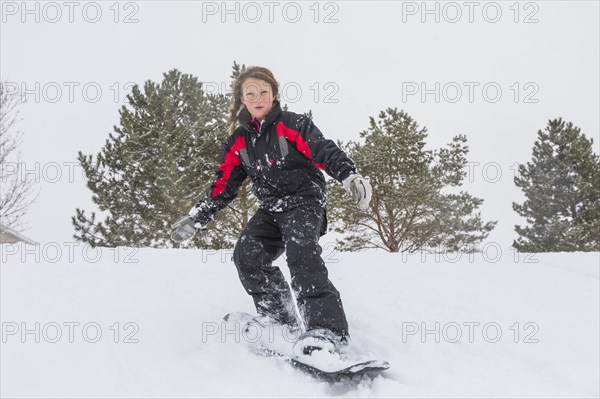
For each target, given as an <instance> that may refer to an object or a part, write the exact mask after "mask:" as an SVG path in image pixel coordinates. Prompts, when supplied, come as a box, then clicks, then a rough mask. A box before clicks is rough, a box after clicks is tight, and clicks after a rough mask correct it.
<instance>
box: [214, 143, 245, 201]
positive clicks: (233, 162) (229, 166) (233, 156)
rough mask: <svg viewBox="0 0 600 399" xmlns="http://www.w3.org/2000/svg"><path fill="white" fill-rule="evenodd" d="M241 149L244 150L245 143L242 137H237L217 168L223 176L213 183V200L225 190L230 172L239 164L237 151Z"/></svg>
mask: <svg viewBox="0 0 600 399" xmlns="http://www.w3.org/2000/svg"><path fill="white" fill-rule="evenodd" d="M242 148H246V141H245V140H244V136H239V137H238V138H237V140H236V141H235V143H233V145H232V146H231V148H230V149H229V151H228V152H227V154H226V155H225V161H224V162H223V163H222V164H221V166H220V167H219V169H220V170H222V171H223V176H221V177H220V178H219V179H218V180H217V182H216V183H215V188H214V190H213V192H212V197H213V198H215V197H216V196H217V195H219V194H221V193H223V191H225V189H226V188H227V182H228V181H229V177H230V176H231V172H232V171H233V169H234V168H235V167H236V166H238V165H239V164H240V163H241V161H240V154H239V151H240V150H241V149H242Z"/></svg>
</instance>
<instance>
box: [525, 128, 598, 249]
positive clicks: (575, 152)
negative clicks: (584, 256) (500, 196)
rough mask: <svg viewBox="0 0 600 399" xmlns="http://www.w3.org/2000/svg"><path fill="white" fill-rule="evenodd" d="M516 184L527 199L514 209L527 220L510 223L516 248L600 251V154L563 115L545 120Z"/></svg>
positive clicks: (591, 141) (590, 140)
mask: <svg viewBox="0 0 600 399" xmlns="http://www.w3.org/2000/svg"><path fill="white" fill-rule="evenodd" d="M515 184H516V185H517V187H519V188H520V189H521V190H523V193H524V194H525V197H526V199H525V201H524V202H523V203H522V204H517V203H513V209H514V210H515V211H516V212H517V213H518V214H519V215H521V216H522V217H524V218H525V219H526V221H527V226H525V227H521V226H518V225H517V226H515V230H516V232H517V234H518V235H519V237H518V238H517V240H515V241H514V243H513V246H514V247H515V248H516V249H518V250H519V251H522V252H554V251H600V160H599V157H598V155H597V154H595V153H594V151H593V140H592V139H588V138H587V137H586V136H585V135H584V134H582V133H581V129H580V128H578V127H576V126H573V123H572V122H569V123H566V122H564V121H563V120H562V118H560V119H554V120H550V121H548V126H546V128H545V130H544V131H541V130H540V131H538V135H537V140H536V141H535V143H534V146H533V156H532V160H531V162H528V163H527V164H524V165H520V166H519V174H518V175H517V176H516V177H515Z"/></svg>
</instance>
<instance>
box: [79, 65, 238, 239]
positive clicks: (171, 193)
mask: <svg viewBox="0 0 600 399" xmlns="http://www.w3.org/2000/svg"><path fill="white" fill-rule="evenodd" d="M127 102H128V106H123V107H122V108H121V110H120V111H119V114H120V126H115V127H114V133H111V134H109V138H108V139H107V140H106V144H105V145H104V147H103V148H102V150H101V151H100V152H99V153H98V154H96V156H93V155H84V154H83V153H82V152H79V157H78V159H79V162H80V164H81V166H82V167H83V169H84V172H85V175H86V178H87V186H88V188H89V189H90V190H91V191H92V192H93V196H92V200H93V202H94V203H95V204H97V206H98V208H99V209H100V211H101V212H103V213H104V214H105V215H106V216H105V219H104V220H103V221H98V220H97V219H98V218H97V215H96V213H95V212H92V213H91V215H88V214H87V213H86V211H84V210H81V209H77V210H76V215H75V216H74V217H72V222H73V225H74V227H75V231H76V233H75V238H76V239H78V240H81V241H84V242H86V243H89V244H91V245H93V246H111V247H112V246H154V247H158V246H171V245H173V243H172V242H171V240H170V238H169V236H170V232H171V227H170V226H171V224H172V223H173V222H174V221H176V220H177V219H178V218H179V217H181V216H182V215H185V214H187V213H188V211H189V210H190V209H191V208H192V206H193V205H194V202H195V200H196V199H197V198H198V197H199V195H201V194H203V193H204V192H206V190H207V189H208V186H209V184H210V183H211V182H212V181H213V179H214V172H215V170H217V169H218V167H219V160H220V157H221V153H222V148H223V143H224V142H225V140H226V132H227V120H226V115H227V108H228V106H229V99H228V98H227V97H226V96H225V95H222V94H217V95H208V94H206V93H205V92H204V91H203V89H202V84H201V83H200V82H199V81H198V80H197V78H195V77H193V76H192V75H188V74H182V73H181V72H179V71H177V70H172V71H169V72H168V73H165V74H164V78H163V81H162V82H161V83H160V84H157V83H154V82H152V81H150V80H148V81H147V82H146V83H145V84H144V85H143V88H140V87H138V86H137V85H136V86H134V87H133V89H132V92H131V93H130V94H129V95H128V96H127ZM223 217H224V216H223ZM228 238H229V237H228V236H227V234H224V233H223V232H222V231H220V230H219V228H218V227H217V228H216V229H211V230H209V232H207V234H205V235H198V236H197V237H196V238H195V240H194V241H193V242H192V243H191V244H190V245H191V246H201V247H209V248H214V247H217V248H218V247H222V246H224V245H227V243H228V242H229V241H230V240H228Z"/></svg>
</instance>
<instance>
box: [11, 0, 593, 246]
mask: <svg viewBox="0 0 600 399" xmlns="http://www.w3.org/2000/svg"><path fill="white" fill-rule="evenodd" d="M224 4H225V3H222V2H220V1H219V2H193V1H169V2H167V1H134V2H120V3H115V2H71V3H69V2H50V3H47V2H28V3H23V2H21V1H15V2H12V1H3V2H2V25H1V31H0V33H1V39H0V44H1V61H0V78H2V80H4V81H8V82H10V83H12V84H13V86H12V87H15V88H17V89H26V90H27V93H26V94H24V95H25V96H26V98H27V103H25V104H23V105H21V107H20V112H21V115H20V116H21V117H22V119H23V120H22V121H21V123H20V124H19V125H18V127H19V130H20V131H22V132H24V134H25V136H24V143H23V146H22V153H23V159H24V161H25V167H26V168H27V170H29V171H31V174H30V176H31V177H34V178H36V179H38V180H39V184H38V185H37V187H38V188H39V189H40V196H39V199H38V201H37V203H36V204H35V205H34V206H32V208H31V211H30V212H29V214H28V221H29V224H30V226H31V227H30V229H29V230H28V231H26V232H25V235H27V236H28V237H30V238H32V239H34V240H36V241H39V242H42V243H44V242H50V241H54V242H58V243H63V242H70V241H73V239H72V234H73V228H72V226H71V221H70V218H71V216H73V215H74V214H75V208H77V207H80V208H84V209H86V210H88V211H89V210H95V206H94V205H93V204H92V202H91V194H92V193H91V191H89V190H88V189H87V188H86V186H85V181H84V179H83V178H82V176H81V169H79V168H78V167H71V166H69V165H70V163H74V162H76V158H77V152H78V151H79V150H81V151H83V152H84V153H86V154H90V153H93V154H96V153H97V152H98V151H99V150H100V149H101V146H102V145H103V144H104V142H105V140H106V139H107V138H108V134H109V133H110V132H111V131H112V127H113V125H116V124H118V122H119V119H118V112H117V110H118V109H119V108H120V106H121V105H122V104H123V100H124V98H125V94H126V89H125V86H126V85H127V83H128V82H135V83H140V84H142V83H143V82H144V81H146V80H147V79H151V80H153V81H160V80H161V78H162V74H163V73H165V72H167V71H169V70H171V69H173V68H177V69H179V70H180V71H182V72H184V73H191V74H193V75H196V76H197V77H198V78H199V79H200V80H201V81H205V82H217V84H218V85H221V87H225V86H227V85H228V84H229V75H230V73H231V66H232V64H233V61H234V60H236V61H237V62H238V63H244V64H246V65H261V66H265V67H268V68H269V69H271V70H272V71H273V72H274V74H275V76H276V78H277V79H278V80H279V81H280V83H281V84H282V85H283V86H284V87H286V88H288V89H289V91H288V92H286V93H287V95H286V93H284V103H288V104H289V106H290V109H291V110H293V111H296V112H305V111H308V110H309V109H311V110H312V111H313V116H314V120H315V123H316V124H317V126H319V128H320V129H321V130H322V131H323V132H324V134H325V135H326V136H328V137H329V138H332V139H342V140H350V139H358V137H359V135H358V134H359V132H360V131H361V130H363V129H366V128H367V126H368V118H369V116H376V115H377V114H378V113H379V112H380V111H381V110H383V109H385V108H387V107H397V108H398V109H404V110H405V111H407V112H408V113H409V114H410V115H412V116H413V117H414V118H415V119H416V120H417V122H418V123H419V125H420V126H426V127H427V128H428V131H429V138H428V146H429V147H431V148H434V147H439V146H442V145H444V144H445V143H447V142H449V141H450V139H451V137H452V136H453V135H456V134H459V133H463V134H466V135H467V138H468V144H469V146H470V149H471V151H470V154H469V160H470V161H471V162H477V163H479V164H478V165H477V166H474V168H473V172H474V173H473V174H471V175H470V176H469V177H470V179H471V180H472V183H469V184H467V185H466V189H467V190H468V191H470V192H471V193H472V194H474V195H476V196H478V197H481V198H483V199H484V200H485V203H484V205H483V207H482V213H483V217H484V219H485V220H489V219H493V220H498V221H499V223H498V225H497V227H496V229H495V230H494V232H493V233H492V234H491V235H490V237H489V239H488V241H494V242H497V243H499V245H500V246H501V247H502V248H505V249H506V250H508V248H509V246H510V245H511V243H512V240H513V239H514V238H515V237H516V234H515V233H514V230H513V229H514V225H515V224H517V223H520V219H519V217H518V216H517V215H516V213H514V212H513V211H512V205H511V203H512V201H521V199H522V196H521V192H520V191H519V190H518V189H517V188H516V187H515V186H514V183H513V178H512V177H513V174H514V172H513V170H511V166H512V165H514V164H516V163H524V162H527V161H528V160H529V159H530V157H531V148H532V145H533V142H534V140H535V137H536V133H537V131H538V130H539V129H543V128H544V127H545V126H546V124H547V121H548V120H549V119H553V118H557V117H563V118H564V119H566V120H567V121H573V122H574V123H575V125H577V126H579V127H581V128H582V131H583V132H584V133H585V134H586V135H587V136H588V137H592V138H593V139H594V142H595V146H596V151H597V152H598V143H600V136H599V131H600V129H599V118H598V110H599V109H600V104H599V80H598V79H599V78H598V76H599V70H600V68H599V49H600V46H599V37H600V33H599V3H598V2H596V1H579V2H576V1H569V2H567V1H538V2H519V3H516V2H513V1H509V2H477V1H475V2H450V3H448V2H427V3H423V2H421V1H418V2H400V1H397V2H394V1H381V2H367V1H335V2H320V3H315V2H296V3H289V2H252V3H247V2H228V3H226V4H227V7H228V9H229V10H233V11H232V12H231V13H229V14H226V13H225V14H224V13H223V11H224V8H223V7H224ZM236 7H237V11H236ZM425 7H426V8H427V9H428V10H431V13H429V14H428V13H425V12H424V11H425V9H424V8H425ZM25 8H26V9H25ZM436 8H437V11H436ZM298 9H299V10H300V11H301V15H300V17H299V18H297V14H296V10H298ZM317 9H318V10H319V12H318V15H317V14H316V12H315V11H316V10H317ZM98 10H100V11H101V15H99V16H98V14H97V11H98ZM117 10H118V14H117V12H116V11H117ZM270 10H271V16H270V14H269V13H270ZM284 10H285V11H284ZM498 10H499V11H500V13H501V14H500V15H498V14H497V11H498ZM257 11H259V12H260V13H261V15H260V16H258V14H257ZM517 11H518V13H517ZM458 12H460V15H459V14H458ZM236 17H237V18H239V21H238V22H236ZM436 17H437V18H438V22H436ZM270 18H271V19H272V21H270ZM36 19H37V21H36ZM95 19H98V21H97V22H95V23H93V22H91V21H93V20H95ZM295 19H298V21H297V22H293V21H294V20H295ZM315 19H316V21H317V22H315ZM70 20H72V22H70ZM115 20H116V21H117V22H115ZM125 20H128V21H130V22H132V23H125ZM325 20H328V21H329V23H325ZM470 20H472V22H471V21H470ZM494 20H497V21H496V22H495V23H494V22H492V21H494ZM515 20H516V21H517V22H515ZM136 21H137V22H136ZM253 21H254V22H253ZM452 21H455V22H452ZM525 21H528V22H529V23H525ZM536 21H537V22H536ZM436 82H437V83H438V84H439V90H437V94H439V96H440V98H439V102H436V98H435V94H436ZM327 84H329V85H327ZM36 85H37V86H36ZM86 85H87V86H86ZM422 85H424V88H425V89H427V90H430V92H429V93H430V94H427V95H426V96H425V98H424V99H423V98H422V97H421V89H422ZM485 85H487V86H486V87H487V88H488V91H487V93H483V90H482V88H483V87H484V86H485ZM84 86H86V87H87V88H88V91H87V93H85V92H84V91H83V90H82V89H83V87H84ZM57 87H58V88H60V92H58V91H57ZM69 87H72V88H73V89H72V93H70V89H69ZM117 87H118V88H119V89H117ZM457 87H459V88H461V89H462V96H461V97H460V98H457V92H456V88H457ZM470 87H471V88H472V90H473V91H472V101H470V98H469V97H470V93H469V91H470V90H469V88H470ZM96 88H100V89H101V91H102V93H101V94H100V95H97V92H96ZM297 88H299V89H300V90H301V93H300V95H297V94H296V93H297V91H295V89H297ZM415 88H417V90H419V92H418V93H416V94H411V93H412V91H411V90H414V89H415ZM496 88H500V90H501V91H502V93H501V95H500V96H499V97H498V99H497V101H496V102H492V101H493V99H494V97H496ZM317 94H318V98H316V99H315V95H317ZM486 95H487V97H486ZM515 95H518V98H515ZM36 96H37V97H36ZM286 99H287V101H286ZM454 99H456V101H453V100H454ZM526 99H527V100H528V101H531V100H533V101H536V102H527V101H526ZM331 100H333V101H334V102H332V101H331ZM223 137H224V138H225V137H226V132H223ZM486 165H487V172H488V175H487V179H486V178H484V176H483V174H482V171H483V167H484V166H486ZM57 166H60V169H57ZM36 168H37V171H36ZM498 168H500V169H499V170H500V171H501V173H502V175H501V176H499V177H498V176H497V174H496V172H497V171H498ZM513 169H514V168H513ZM70 170H71V171H74V172H75V176H74V178H70V176H69V171H70ZM57 172H59V173H61V174H60V176H58V177H57ZM496 180H497V181H496ZM199 194H200V193H199ZM327 238H328V237H327V236H326V237H324V241H327ZM331 239H333V238H331Z"/></svg>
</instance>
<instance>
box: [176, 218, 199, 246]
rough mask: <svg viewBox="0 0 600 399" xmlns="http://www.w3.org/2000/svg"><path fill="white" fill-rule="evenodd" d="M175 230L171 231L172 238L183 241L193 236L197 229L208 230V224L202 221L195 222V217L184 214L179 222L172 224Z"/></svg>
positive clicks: (179, 241)
mask: <svg viewBox="0 0 600 399" xmlns="http://www.w3.org/2000/svg"><path fill="white" fill-rule="evenodd" d="M171 228H172V229H173V232H172V233H171V240H173V241H175V242H178V243H181V242H183V241H186V240H189V239H190V238H192V237H193V236H194V235H195V234H196V231H198V230H206V226H205V225H203V224H201V223H195V222H194V219H192V218H191V217H190V216H184V217H182V218H181V219H179V220H178V221H177V222H175V223H173V225H171Z"/></svg>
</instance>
